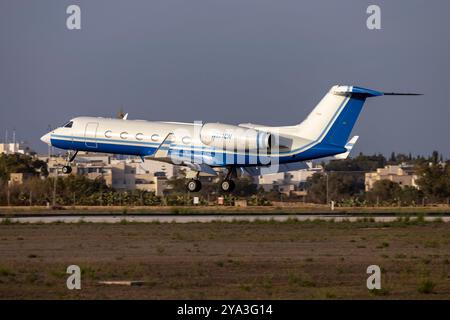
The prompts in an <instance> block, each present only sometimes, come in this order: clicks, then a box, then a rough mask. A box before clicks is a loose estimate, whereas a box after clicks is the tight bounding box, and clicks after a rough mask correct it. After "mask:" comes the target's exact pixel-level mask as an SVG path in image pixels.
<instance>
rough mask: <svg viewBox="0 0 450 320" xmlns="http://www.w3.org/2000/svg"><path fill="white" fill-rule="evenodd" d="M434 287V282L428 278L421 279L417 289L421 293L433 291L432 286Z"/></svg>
mask: <svg viewBox="0 0 450 320" xmlns="http://www.w3.org/2000/svg"><path fill="white" fill-rule="evenodd" d="M435 287H436V283H434V282H433V281H431V280H430V279H425V280H422V282H421V283H420V285H419V287H418V288H417V291H418V292H419V293H422V294H431V293H434V288H435Z"/></svg>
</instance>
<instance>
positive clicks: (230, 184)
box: [220, 180, 235, 192]
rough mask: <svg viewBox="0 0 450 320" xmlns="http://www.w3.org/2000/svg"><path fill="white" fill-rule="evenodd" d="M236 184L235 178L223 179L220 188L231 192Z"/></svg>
mask: <svg viewBox="0 0 450 320" xmlns="http://www.w3.org/2000/svg"><path fill="white" fill-rule="evenodd" d="M234 187H235V184H234V181H233V180H223V181H222V183H221V184H220V188H221V189H222V191H224V192H231V191H233V190H234Z"/></svg>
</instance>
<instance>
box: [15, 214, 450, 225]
mask: <svg viewBox="0 0 450 320" xmlns="http://www.w3.org/2000/svg"><path fill="white" fill-rule="evenodd" d="M364 218H368V217H367V216H365V217H364V216H345V215H151V216H142V215H141V216H140V215H127V216H123V215H108V216H77V215H74V216H46V217H43V216H41V217H17V218H10V221H11V222H23V223H55V222H64V223H77V222H80V221H84V222H95V223H118V222H122V221H124V220H126V221H128V222H161V223H168V222H176V223H192V222H214V221H225V222H232V221H255V220H262V221H267V220H275V221H286V220H288V219H297V220H299V221H305V220H316V219H320V220H334V221H336V222H339V221H343V220H346V221H356V220H358V219H364ZM370 218H371V219H374V220H375V221H377V222H391V221H395V220H396V219H397V217H396V216H371V217H370ZM437 218H438V217H424V219H425V220H427V221H433V220H435V219H437ZM439 219H442V220H443V221H444V222H450V216H444V217H439Z"/></svg>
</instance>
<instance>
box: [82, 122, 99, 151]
mask: <svg viewBox="0 0 450 320" xmlns="http://www.w3.org/2000/svg"><path fill="white" fill-rule="evenodd" d="M97 128H98V122H89V123H87V124H86V129H85V130H84V141H85V144H86V147H88V148H92V149H97V147H98V145H97Z"/></svg>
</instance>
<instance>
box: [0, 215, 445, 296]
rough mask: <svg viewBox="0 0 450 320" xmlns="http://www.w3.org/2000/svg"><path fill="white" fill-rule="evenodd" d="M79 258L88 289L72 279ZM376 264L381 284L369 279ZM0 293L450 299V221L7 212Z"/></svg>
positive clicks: (1, 234)
mask: <svg viewBox="0 0 450 320" xmlns="http://www.w3.org/2000/svg"><path fill="white" fill-rule="evenodd" d="M72 264H76V265H79V266H80V267H81V269H82V270H83V273H82V289H81V290H72V291H71V290H68V289H67V288H66V277H67V276H68V275H67V274H66V273H65V271H66V268H67V266H68V265H72ZM372 264H376V265H379V266H380V267H381V269H382V288H383V289H382V290H381V291H377V292H369V291H368V289H367V288H366V279H367V277H368V275H367V274H366V268H367V267H368V266H369V265H372ZM105 280H106V281H107V280H138V281H144V284H142V285H141V286H111V285H102V284H99V283H98V282H99V281H105ZM0 298H1V299H26V298H31V299H116V298H124V299H137V298H139V299H347V298H350V299H408V298H412V299H449V298H450V224H448V223H443V222H439V221H436V222H423V221H421V220H417V221H413V222H404V221H399V222H392V223H375V222H370V221H360V222H353V223H351V222H339V223H337V222H323V221H322V222H321V221H308V222H297V221H288V222H256V223H245V222H241V223H188V224H176V223H167V224H158V223H148V224H139V223H122V224H92V223H77V224H10V223H6V222H4V223H3V224H1V225H0Z"/></svg>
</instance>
